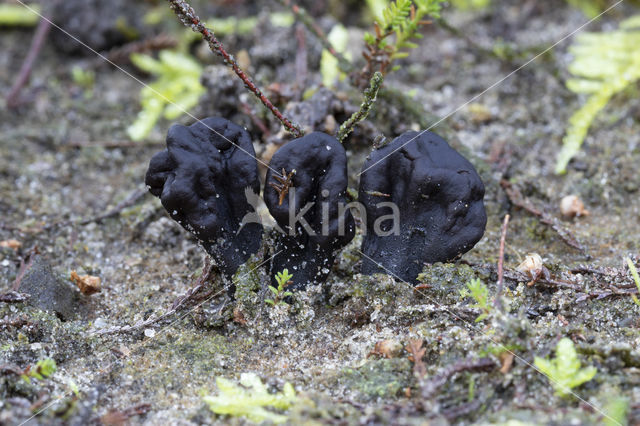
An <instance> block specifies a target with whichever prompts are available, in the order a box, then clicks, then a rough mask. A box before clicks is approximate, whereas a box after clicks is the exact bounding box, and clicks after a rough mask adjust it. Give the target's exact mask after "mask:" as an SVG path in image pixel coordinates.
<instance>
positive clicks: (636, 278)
mask: <svg viewBox="0 0 640 426" xmlns="http://www.w3.org/2000/svg"><path fill="white" fill-rule="evenodd" d="M626 261H627V266H628V267H629V272H631V276H632V277H633V282H634V283H636V287H637V288H638V293H640V276H638V270H637V269H636V266H635V265H634V264H633V262H632V261H631V259H629V258H628V257H627V258H626ZM631 299H633V302H634V303H635V304H636V305H638V306H640V300H638V298H637V297H636V295H635V294H632V295H631Z"/></svg>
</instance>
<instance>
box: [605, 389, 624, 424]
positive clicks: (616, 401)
mask: <svg viewBox="0 0 640 426" xmlns="http://www.w3.org/2000/svg"><path fill="white" fill-rule="evenodd" d="M628 410H629V400H628V399H627V398H625V397H623V396H613V397H610V398H609V400H608V401H607V404H606V405H605V406H604V408H603V411H604V412H605V413H606V416H605V417H604V418H603V419H602V424H603V425H604V426H623V425H624V426H626V425H627V424H628V422H627V411H628Z"/></svg>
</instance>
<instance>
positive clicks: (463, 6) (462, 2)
mask: <svg viewBox="0 0 640 426" xmlns="http://www.w3.org/2000/svg"><path fill="white" fill-rule="evenodd" d="M451 4H452V5H453V7H455V8H457V9H460V10H484V9H486V8H488V7H489V6H491V0H451Z"/></svg>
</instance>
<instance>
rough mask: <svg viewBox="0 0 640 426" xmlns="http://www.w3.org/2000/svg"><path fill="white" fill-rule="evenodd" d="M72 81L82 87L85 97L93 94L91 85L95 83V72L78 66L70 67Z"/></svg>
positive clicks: (87, 97)
mask: <svg viewBox="0 0 640 426" xmlns="http://www.w3.org/2000/svg"><path fill="white" fill-rule="evenodd" d="M71 78H72V79H73V82H74V83H76V84H77V85H78V86H80V87H82V88H83V89H84V97H85V99H89V98H91V97H92V96H93V87H94V85H95V83H96V74H95V73H94V72H93V71H91V70H84V69H82V67H80V66H77V65H76V66H74V67H73V68H71Z"/></svg>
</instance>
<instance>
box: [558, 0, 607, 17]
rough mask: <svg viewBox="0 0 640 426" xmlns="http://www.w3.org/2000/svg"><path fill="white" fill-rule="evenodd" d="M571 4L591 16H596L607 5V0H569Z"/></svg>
mask: <svg viewBox="0 0 640 426" xmlns="http://www.w3.org/2000/svg"><path fill="white" fill-rule="evenodd" d="M567 3H569V4H570V5H571V6H573V7H575V8H576V9H580V10H581V11H582V13H584V14H585V15H587V16H588V17H589V18H595V17H596V16H598V14H599V13H600V12H602V10H603V9H604V8H605V6H606V5H607V3H606V0H567Z"/></svg>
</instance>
